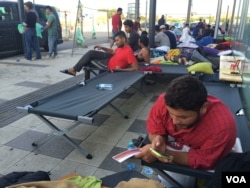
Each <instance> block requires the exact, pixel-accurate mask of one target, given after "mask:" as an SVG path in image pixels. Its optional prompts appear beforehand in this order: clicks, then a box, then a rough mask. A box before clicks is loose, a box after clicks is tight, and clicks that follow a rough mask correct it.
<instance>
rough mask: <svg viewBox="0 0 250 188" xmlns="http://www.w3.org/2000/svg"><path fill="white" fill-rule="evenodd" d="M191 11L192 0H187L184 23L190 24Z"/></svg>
mask: <svg viewBox="0 0 250 188" xmlns="http://www.w3.org/2000/svg"><path fill="white" fill-rule="evenodd" d="M191 9H192V0H188V10H187V20H186V23H190V17H191Z"/></svg>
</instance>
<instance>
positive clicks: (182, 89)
mask: <svg viewBox="0 0 250 188" xmlns="http://www.w3.org/2000/svg"><path fill="white" fill-rule="evenodd" d="M206 101H207V90H206V88H205V86H204V85H203V84H202V82H201V81H200V80H199V79H198V78H196V77H194V76H191V75H185V76H181V77H178V78H176V79H174V80H173V81H171V82H170V84H169V85H168V88H167V91H166V95H165V102H166V104H167V105H168V106H169V107H171V108H174V109H183V110H191V111H196V112H198V111H199V110H200V108H201V107H202V105H203V104H204V103H205V102H206Z"/></svg>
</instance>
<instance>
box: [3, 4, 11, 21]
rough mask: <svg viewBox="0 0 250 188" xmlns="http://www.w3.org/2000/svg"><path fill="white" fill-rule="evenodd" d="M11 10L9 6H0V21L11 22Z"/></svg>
mask: <svg viewBox="0 0 250 188" xmlns="http://www.w3.org/2000/svg"><path fill="white" fill-rule="evenodd" d="M12 20H13V10H12V7H11V6H9V5H0V21H12Z"/></svg>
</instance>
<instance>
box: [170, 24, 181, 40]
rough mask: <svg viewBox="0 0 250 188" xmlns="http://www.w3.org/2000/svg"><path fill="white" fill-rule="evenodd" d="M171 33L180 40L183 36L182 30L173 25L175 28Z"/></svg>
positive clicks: (171, 28)
mask: <svg viewBox="0 0 250 188" xmlns="http://www.w3.org/2000/svg"><path fill="white" fill-rule="evenodd" d="M170 31H171V32H172V33H174V34H175V36H176V39H178V40H179V38H180V37H181V35H182V33H181V31H180V29H178V28H176V27H175V26H174V25H173V26H171V27H170Z"/></svg>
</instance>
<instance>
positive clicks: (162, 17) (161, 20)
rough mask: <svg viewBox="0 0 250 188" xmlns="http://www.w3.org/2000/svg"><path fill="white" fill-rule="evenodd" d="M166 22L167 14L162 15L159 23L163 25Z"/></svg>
mask: <svg viewBox="0 0 250 188" xmlns="http://www.w3.org/2000/svg"><path fill="white" fill-rule="evenodd" d="M165 24H166V20H165V16H164V15H162V16H161V18H160V19H159V20H158V25H159V27H160V26H161V25H165Z"/></svg>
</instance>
